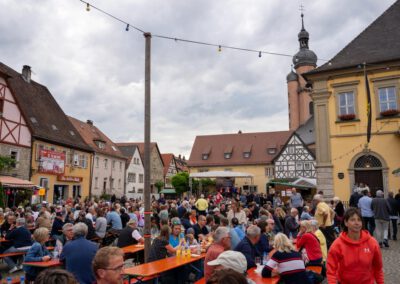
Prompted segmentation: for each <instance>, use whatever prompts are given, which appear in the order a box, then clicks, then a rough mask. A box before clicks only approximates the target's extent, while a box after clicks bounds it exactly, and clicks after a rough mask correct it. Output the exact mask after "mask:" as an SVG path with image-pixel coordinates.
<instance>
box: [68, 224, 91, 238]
mask: <svg viewBox="0 0 400 284" xmlns="http://www.w3.org/2000/svg"><path fill="white" fill-rule="evenodd" d="M72 231H73V232H74V236H75V237H86V235H87V233H88V226H87V225H86V224H85V223H82V222H79V223H76V224H75V225H74V226H73V227H72Z"/></svg>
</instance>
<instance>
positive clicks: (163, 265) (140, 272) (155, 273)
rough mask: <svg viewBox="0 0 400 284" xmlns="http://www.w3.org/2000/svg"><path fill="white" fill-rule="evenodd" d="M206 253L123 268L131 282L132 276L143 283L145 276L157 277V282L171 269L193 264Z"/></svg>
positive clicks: (174, 257) (173, 257)
mask: <svg viewBox="0 0 400 284" xmlns="http://www.w3.org/2000/svg"><path fill="white" fill-rule="evenodd" d="M205 256H206V254H205V253H203V254H201V255H199V256H198V255H192V256H190V257H189V256H179V257H177V256H172V257H168V258H164V259H160V260H156V261H152V262H148V263H144V264H141V265H138V266H133V267H129V268H125V269H124V270H123V272H122V273H123V274H124V275H126V276H128V278H129V283H130V281H131V279H132V278H135V279H136V280H138V283H142V282H143V281H144V280H145V278H151V279H153V278H155V282H156V283H158V282H157V280H158V277H159V276H160V275H161V274H162V273H164V272H167V271H169V270H172V269H174V268H177V267H181V266H184V265H187V264H191V263H193V262H195V261H198V260H201V259H203V258H205Z"/></svg>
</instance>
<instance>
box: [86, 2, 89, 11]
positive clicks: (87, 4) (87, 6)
mask: <svg viewBox="0 0 400 284" xmlns="http://www.w3.org/2000/svg"><path fill="white" fill-rule="evenodd" d="M86 11H88V12H89V11H90V4H89V3H86Z"/></svg>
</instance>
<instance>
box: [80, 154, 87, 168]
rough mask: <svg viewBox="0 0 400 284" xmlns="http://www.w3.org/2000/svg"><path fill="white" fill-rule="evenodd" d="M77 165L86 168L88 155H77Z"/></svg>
mask: <svg viewBox="0 0 400 284" xmlns="http://www.w3.org/2000/svg"><path fill="white" fill-rule="evenodd" d="M79 166H80V167H81V168H84V169H86V168H87V166H88V157H87V156H86V155H84V154H80V155H79Z"/></svg>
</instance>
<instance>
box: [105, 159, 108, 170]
mask: <svg viewBox="0 0 400 284" xmlns="http://www.w3.org/2000/svg"><path fill="white" fill-rule="evenodd" d="M107 167H108V159H104V168H105V169H107Z"/></svg>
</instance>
